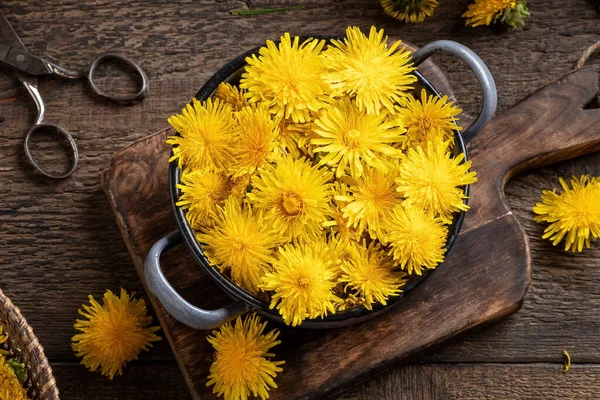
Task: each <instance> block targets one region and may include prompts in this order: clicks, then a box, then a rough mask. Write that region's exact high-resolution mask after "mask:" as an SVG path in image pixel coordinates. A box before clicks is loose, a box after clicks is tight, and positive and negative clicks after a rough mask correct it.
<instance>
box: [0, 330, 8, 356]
mask: <svg viewBox="0 0 600 400" xmlns="http://www.w3.org/2000/svg"><path fill="white" fill-rule="evenodd" d="M7 341H8V333H6V332H4V328H3V327H2V326H0V345H1V344H4V343H6V342H7ZM9 354H10V353H9V352H8V351H6V350H4V349H2V348H0V357H1V356H3V355H9Z"/></svg>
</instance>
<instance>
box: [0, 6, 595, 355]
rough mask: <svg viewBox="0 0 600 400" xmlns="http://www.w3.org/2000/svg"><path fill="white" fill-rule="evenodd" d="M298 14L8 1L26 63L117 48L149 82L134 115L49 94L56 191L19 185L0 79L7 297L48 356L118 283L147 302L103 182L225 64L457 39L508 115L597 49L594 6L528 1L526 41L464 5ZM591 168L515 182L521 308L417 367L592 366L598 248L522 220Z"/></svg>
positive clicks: (590, 161)
mask: <svg viewBox="0 0 600 400" xmlns="http://www.w3.org/2000/svg"><path fill="white" fill-rule="evenodd" d="M263 3H264V4H263ZM299 3H302V4H304V5H305V7H310V8H309V9H307V10H302V11H294V12H292V13H285V14H273V15H267V16H261V17H258V18H243V17H228V15H227V10H229V9H232V8H239V7H244V6H245V4H246V2H242V1H224V2H221V1H216V0H215V1H202V2H198V1H194V2H173V1H166V2H165V1H158V0H156V1H129V0H127V1H123V2H120V3H119V5H118V6H117V5H115V3H113V2H109V1H106V0H104V1H97V2H96V1H95V2H91V1H75V0H67V1H62V2H54V1H41V2H30V1H27V0H11V1H7V2H3V3H2V5H1V7H2V10H3V12H4V13H5V14H6V15H7V16H8V18H9V19H10V20H11V22H13V23H14V24H15V28H16V29H17V31H18V33H19V34H20V35H21V36H22V38H23V40H24V41H25V43H26V45H27V46H28V48H29V49H30V50H31V51H32V52H34V53H35V54H38V55H41V56H49V57H50V59H52V60H55V61H60V62H61V63H64V64H65V65H67V66H71V67H77V66H79V67H83V66H84V65H85V64H86V63H87V62H88V61H89V60H91V59H93V57H94V56H96V55H97V54H98V53H99V52H101V51H104V50H118V51H119V52H121V53H123V54H125V55H128V56H130V57H132V58H133V59H135V60H136V61H139V62H140V63H141V64H142V65H143V67H144V68H145V69H146V70H147V71H148V73H149V75H150V78H151V95H150V97H149V98H148V99H146V100H145V101H144V102H143V103H141V104H139V105H136V106H135V107H131V108H120V107H114V106H112V105H110V104H106V103H104V102H102V101H99V100H97V99H96V98H94V97H93V96H92V95H91V93H90V91H89V90H87V89H84V87H85V86H84V84H83V83H77V82H75V83H68V84H64V83H63V82H60V81H45V82H44V84H43V85H42V93H43V96H44V99H45V101H46V102H47V104H46V105H47V108H48V110H47V119H48V120H49V121H53V122H59V123H61V124H62V125H63V126H65V127H67V128H69V129H70V130H71V131H72V132H73V133H74V135H75V137H76V139H77V141H78V143H79V146H80V150H81V165H80V167H79V169H78V171H77V172H76V174H75V175H74V177H73V179H72V180H70V181H67V182H62V183H58V184H56V183H53V182H47V181H44V180H40V179H36V178H35V176H34V175H30V174H28V173H27V172H26V171H27V170H28V166H27V164H26V163H25V161H24V159H23V157H22V150H21V148H22V140H23V137H24V135H25V132H26V131H27V129H28V126H29V124H30V123H31V121H32V119H33V109H32V107H33V105H32V103H31V100H30V99H29V97H28V96H27V95H26V94H25V92H24V91H23V90H22V89H21V88H20V87H19V86H18V83H17V81H16V80H15V79H14V77H13V76H12V75H11V74H10V73H8V72H7V71H6V70H4V69H2V70H1V71H0V137H1V138H2V140H1V141H0V154H1V155H2V162H1V163H0V230H1V231H2V232H3V233H4V235H1V236H0V248H1V249H2V250H1V251H0V271H1V273H2V278H1V279H0V284H1V285H2V288H3V290H5V292H6V293H7V294H9V295H10V297H11V298H12V299H13V300H14V301H15V302H16V303H17V304H18V305H19V306H20V307H21V309H22V310H23V312H24V314H25V315H26V317H27V318H28V320H29V321H30V322H31V324H32V326H33V327H34V329H35V330H36V333H37V334H38V336H39V337H40V340H41V342H42V343H43V344H44V345H45V347H46V353H47V354H48V355H49V356H50V357H51V358H54V359H68V358H70V357H72V352H71V349H70V345H69V339H70V337H71V336H72V334H73V333H74V332H73V330H72V328H71V326H72V323H73V320H74V319H75V318H76V317H77V313H76V310H77V307H78V306H79V304H80V303H82V302H83V301H85V299H86V297H87V295H88V294H90V293H93V294H95V295H100V294H101V293H102V292H103V291H104V290H105V289H107V288H111V289H117V288H118V287H120V286H124V287H126V288H128V289H133V290H137V291H138V292H141V291H142V287H141V284H140V283H139V282H138V280H137V277H136V274H135V271H134V269H133V268H132V266H131V261H130V258H129V255H128V254H127V251H126V249H125V246H124V245H123V244H122V242H121V239H120V237H119V235H118V230H117V229H116V227H115V224H114V221H113V220H112V217H111V214H110V211H109V210H108V208H107V207H106V202H105V199H104V195H103V194H102V193H101V189H100V187H99V178H98V176H99V172H100V170H101V169H102V168H103V167H104V166H105V165H106V163H107V162H108V160H109V159H110V157H111V155H112V154H113V153H114V152H116V151H117V150H119V149H120V148H122V147H124V146H125V145H127V144H129V143H131V142H133V141H134V140H136V139H138V138H140V137H142V136H145V135H147V134H149V133H152V132H154V131H156V130H158V129H160V128H162V127H165V126H166V122H165V121H166V118H167V117H168V116H169V115H171V114H172V113H174V112H177V111H178V110H179V109H180V107H181V105H182V104H183V103H185V102H186V101H187V100H188V99H189V98H190V97H191V96H192V95H193V93H194V92H195V90H196V89H197V88H198V87H200V85H201V84H202V82H203V81H204V80H205V79H206V78H207V77H208V76H210V75H211V74H212V72H213V71H214V70H216V68H217V67H218V66H219V65H220V64H222V62H223V61H224V60H226V59H228V58H230V57H232V56H235V55H237V54H238V53H240V52H241V51H242V50H245V49H247V48H249V47H251V46H254V45H255V44H258V43H260V42H261V41H262V40H263V39H264V38H265V37H268V36H269V37H275V36H277V35H279V34H280V33H281V32H283V31H284V30H286V29H287V28H289V29H290V30H292V32H296V33H301V32H302V33H304V32H307V31H309V30H310V31H312V32H315V33H338V34H341V33H342V31H343V28H344V27H345V26H347V25H350V24H355V25H358V26H361V27H363V28H364V27H367V26H369V25H371V24H373V23H375V24H377V25H379V26H381V27H384V28H385V29H386V32H388V33H390V34H393V35H395V36H399V37H402V38H403V39H405V40H407V41H410V42H413V43H416V44H418V45H423V44H425V43H426V42H428V41H431V40H433V39H436V38H452V39H454V40H457V41H460V42H462V43H464V44H466V45H468V46H470V47H471V48H473V49H474V50H475V51H477V52H478V53H479V54H480V55H481V56H482V58H483V59H484V60H486V62H487V63H488V65H489V66H490V68H491V70H492V72H493V74H494V77H495V78H496V82H497V84H498V88H499V91H500V109H501V110H505V109H506V108H508V107H509V106H510V105H512V104H514V103H515V102H516V101H518V100H520V99H521V98H522V97H523V95H524V93H529V92H531V91H533V90H535V89H536V88H538V87H540V86H542V85H545V84H547V83H548V82H550V81H552V80H553V79H555V78H557V77H559V76H561V75H562V74H564V73H565V72H567V71H569V70H570V69H571V68H572V67H573V65H574V63H575V61H576V59H577V58H578V57H579V55H580V53H581V51H583V49H585V48H586V47H587V46H589V45H590V44H592V43H595V42H596V41H597V39H598V37H599V36H600V25H599V24H598V11H597V7H595V5H594V4H592V3H591V2H575V3H573V4H570V5H569V7H565V6H564V2H563V1H558V0H551V1H546V2H543V4H542V3H541V2H530V4H529V5H530V8H531V10H532V14H533V17H532V18H531V20H530V21H528V24H527V27H526V29H525V30H524V31H522V32H509V31H506V30H504V29H502V28H494V27H490V28H478V29H470V28H465V27H464V26H463V23H462V21H461V19H460V15H461V13H462V12H463V11H464V7H465V4H463V3H457V2H442V3H441V4H440V6H439V8H438V10H437V11H436V13H435V14H434V16H433V17H432V18H431V19H428V20H427V21H426V22H425V24H422V25H404V24H399V23H397V22H395V21H394V20H392V19H390V18H388V17H386V16H385V15H384V14H383V12H382V11H381V9H380V7H379V4H378V3H377V2H376V1H373V0H348V1H343V2H339V1H331V2H322V1H294V2H293V4H299ZM252 4H256V5H257V6H260V5H273V6H275V5H280V4H291V3H290V2H287V1H280V0H275V1H270V0H269V1H268V2H252ZM594 60H599V58H598V57H595V58H594ZM436 62H438V63H439V64H440V65H441V66H442V67H444V68H445V69H447V70H448V74H449V77H450V81H451V83H453V86H454V89H455V93H456V97H457V98H458V99H459V100H460V102H461V105H462V106H464V107H465V108H466V109H467V110H469V111H474V110H476V108H477V104H478V100H479V94H478V93H479V92H478V87H477V84H476V82H475V81H474V80H473V79H472V77H471V76H470V74H469V73H468V72H467V71H466V69H465V68H464V67H463V65H462V64H461V63H460V62H458V61H455V60H453V59H451V58H447V57H440V58H438V59H437V60H436ZM599 166H600V159H599V158H598V157H597V156H590V157H582V158H579V159H577V160H573V161H570V162H566V163H561V164H558V165H556V166H553V167H551V168H543V169H540V170H538V171H536V172H532V173H528V174H524V175H521V176H519V177H517V178H516V179H515V180H513V181H512V182H510V183H509V184H508V187H507V199H508V202H509V204H510V206H511V207H512V208H513V209H514V210H515V213H516V215H517V216H518V217H519V220H520V222H521V223H522V224H523V225H524V227H525V229H526V232H527V233H528V234H529V236H530V239H531V246H532V254H533V258H534V265H533V271H534V273H533V284H532V287H531V289H530V291H529V292H528V296H527V298H526V301H525V304H524V306H523V309H522V310H521V311H520V312H519V313H518V314H516V315H514V316H513V317H511V318H509V319H508V320H506V321H504V322H502V323H500V324H497V325H495V326H493V327H490V328H489V329H484V330H482V331H481V332H477V333H474V334H470V335H468V336H467V337H466V338H464V339H462V340H461V342H460V343H456V344H453V345H450V346H446V347H444V349H443V350H440V351H438V352H436V353H435V354H433V355H429V356H426V359H429V360H434V359H435V360H438V361H444V360H446V361H461V360H462V361H486V360H490V361H492V360H495V361H523V362H528V361H537V362H541V361H550V360H553V356H552V354H556V352H557V351H559V352H560V351H561V349H562V347H563V346H567V347H569V348H574V349H575V350H573V351H572V352H577V353H578V354H577V355H578V356H579V357H581V358H582V359H585V360H587V362H593V361H594V360H595V361H600V349H599V348H598V346H597V343H598V332H600V321H599V318H598V315H597V313H596V312H595V310H597V309H598V308H600V292H599V290H600V289H598V288H599V287H600V285H599V283H600V270H599V269H598V268H596V266H597V261H596V260H598V257H599V256H600V251H599V249H598V245H595V246H594V247H593V249H592V250H590V251H587V252H585V253H583V254H581V255H570V254H565V253H564V252H562V251H559V250H556V249H553V248H551V246H549V245H548V244H547V243H546V242H542V241H541V240H539V239H538V237H539V235H540V233H541V230H542V227H540V226H539V225H537V224H534V223H532V222H531V213H530V211H529V210H530V208H531V206H532V205H533V204H534V203H535V201H536V196H537V195H538V194H539V193H540V192H541V190H542V189H543V188H549V187H553V186H555V185H556V182H557V177H558V176H559V175H560V176H568V175H570V174H574V173H582V172H585V173H587V172H590V173H595V174H597V175H598V174H600V168H599ZM33 193H34V194H35V196H33V195H32V194H33ZM162 349H164V350H165V351H164V352H160V351H157V350H156V349H154V350H152V352H150V353H148V354H149V355H150V356H151V357H158V358H169V357H171V356H170V354H169V353H170V352H169V351H168V349H167V348H166V346H165V347H162ZM145 356H146V355H145Z"/></svg>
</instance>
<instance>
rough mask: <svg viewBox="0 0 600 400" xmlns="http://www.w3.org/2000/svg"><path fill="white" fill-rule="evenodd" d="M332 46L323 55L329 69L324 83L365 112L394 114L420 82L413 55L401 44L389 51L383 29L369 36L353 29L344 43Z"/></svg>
mask: <svg viewBox="0 0 600 400" xmlns="http://www.w3.org/2000/svg"><path fill="white" fill-rule="evenodd" d="M331 43H332V46H330V47H329V48H328V49H327V50H326V51H325V52H324V55H323V57H324V63H325V66H326V68H327V73H326V75H325V77H324V79H325V81H326V82H327V83H329V85H330V86H331V89H332V90H333V93H334V96H336V97H340V96H343V95H348V96H351V97H355V98H356V104H357V106H358V108H359V109H360V110H361V111H366V112H368V113H369V114H377V113H379V112H380V111H381V109H382V108H386V109H388V110H390V111H392V110H393V109H394V105H395V104H396V103H398V102H399V101H400V99H401V98H403V97H404V96H406V95H407V94H408V91H409V89H412V84H413V83H415V82H416V80H417V78H416V77H415V76H414V75H413V74H412V71H413V70H414V67H413V66H412V61H411V55H410V53H409V52H408V51H407V50H405V49H404V48H400V44H401V42H400V41H397V42H395V43H393V44H392V45H391V46H389V47H388V45H387V36H386V37H384V36H383V29H382V30H379V31H378V30H377V28H375V27H374V26H373V27H371V30H370V31H369V36H366V35H365V34H363V33H362V32H361V31H360V29H359V28H357V27H349V28H348V29H347V30H346V38H345V39H344V40H343V41H339V40H332V41H331Z"/></svg>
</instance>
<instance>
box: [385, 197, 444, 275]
mask: <svg viewBox="0 0 600 400" xmlns="http://www.w3.org/2000/svg"><path fill="white" fill-rule="evenodd" d="M447 235H448V229H447V228H446V226H445V225H444V223H443V222H442V220H441V219H440V218H437V217H432V216H431V215H429V214H427V213H425V212H424V211H423V210H422V209H420V208H418V207H411V206H408V205H406V204H401V205H397V206H396V207H394V209H393V210H392V213H391V214H390V216H389V217H388V218H387V220H386V233H385V243H387V245H388V246H389V248H390V250H389V254H391V255H392V256H393V257H394V260H396V262H398V263H399V264H400V266H401V267H402V269H404V270H406V271H407V272H408V273H409V274H411V275H412V274H413V273H415V274H417V275H422V274H423V270H425V269H433V268H435V267H436V266H437V265H438V264H439V263H441V262H442V261H444V254H445V252H446V249H445V245H446V237H447Z"/></svg>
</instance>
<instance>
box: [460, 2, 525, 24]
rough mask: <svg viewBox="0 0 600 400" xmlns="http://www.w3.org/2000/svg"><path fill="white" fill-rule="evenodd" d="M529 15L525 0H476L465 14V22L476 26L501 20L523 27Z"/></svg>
mask: <svg viewBox="0 0 600 400" xmlns="http://www.w3.org/2000/svg"><path fill="white" fill-rule="evenodd" d="M528 17H529V10H528V9H527V2H526V1H525V0H475V2H474V3H471V4H469V8H468V9H467V11H466V12H465V13H464V14H463V18H466V19H467V20H466V22H465V24H466V25H468V26H472V27H476V26H479V25H489V24H491V23H495V22H497V21H500V22H502V23H505V24H507V25H508V26H510V27H512V28H516V29H521V28H523V26H524V25H525V19H526V18H528Z"/></svg>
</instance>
